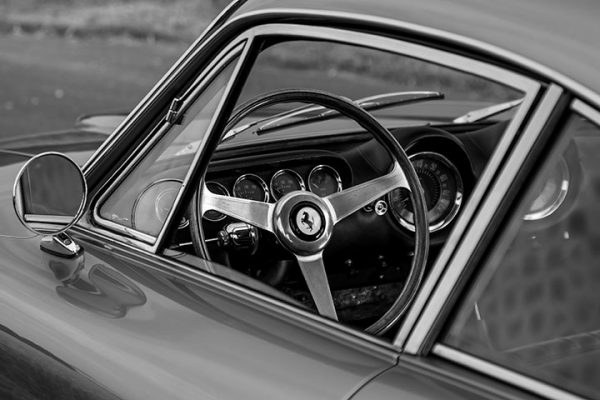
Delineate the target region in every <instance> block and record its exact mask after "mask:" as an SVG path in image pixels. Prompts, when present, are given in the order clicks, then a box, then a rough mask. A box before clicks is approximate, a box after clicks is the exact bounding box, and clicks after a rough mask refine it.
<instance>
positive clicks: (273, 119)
mask: <svg viewBox="0 0 600 400" xmlns="http://www.w3.org/2000/svg"><path fill="white" fill-rule="evenodd" d="M443 98H444V94H443V93H441V92H432V91H414V92H393V93H384V94H377V95H374V96H369V97H363V98H361V99H358V100H355V101H354V104H356V105H357V106H359V107H361V108H363V109H364V110H366V111H375V110H379V109H382V108H386V107H393V106H398V105H405V104H412V103H419V102H423V101H430V100H441V99H443ZM338 116H340V113H339V112H337V111H335V110H330V109H328V108H326V107H323V106H317V105H311V104H309V105H305V106H302V107H298V108H294V109H293V110H289V111H284V112H282V113H279V114H275V115H271V116H269V117H266V118H263V119H260V120H257V121H253V122H250V123H248V124H245V125H241V126H238V127H237V128H234V129H231V130H229V131H228V132H227V133H226V134H225V135H224V136H223V139H222V140H223V141H225V140H227V139H229V138H232V137H234V136H236V135H237V134H239V133H242V132H244V131H246V130H248V129H250V128H252V127H255V126H257V125H260V126H259V127H258V128H257V129H256V134H257V135H261V134H265V133H267V132H270V131H273V130H278V129H283V128H289V127H292V126H296V125H303V124H307V123H312V122H320V121H325V120H328V119H332V118H337V117H338ZM291 118H294V119H293V120H290V119H291ZM295 118H299V119H295Z"/></svg>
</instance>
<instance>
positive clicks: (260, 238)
mask: <svg viewBox="0 0 600 400" xmlns="http://www.w3.org/2000/svg"><path fill="white" fill-rule="evenodd" d="M505 127H506V124H505V123H504V122H498V123H490V122H488V123H480V124H452V125H439V126H435V127H434V126H418V127H403V128H397V129H394V130H392V131H391V133H392V134H393V135H394V137H395V138H396V139H397V140H398V142H399V143H400V144H401V145H402V147H403V148H404V149H405V151H406V153H407V155H408V157H409V159H410V160H411V162H412V164H413V166H414V168H415V171H416V173H417V175H418V177H419V179H420V182H421V184H422V187H423V192H424V197H425V200H426V206H427V217H428V222H429V234H430V235H429V236H430V238H429V245H430V247H429V258H428V259H429V263H428V265H427V266H426V270H427V268H429V267H430V266H431V263H432V260H435V259H436V257H437V254H438V252H439V251H440V249H441V248H442V246H443V245H444V243H445V242H446V240H447V238H448V235H449V234H450V231H451V230H452V228H453V226H454V223H455V221H456V220H457V218H458V217H459V216H460V213H461V211H462V209H463V207H464V204H465V203H466V201H467V200H468V198H469V196H470V195H471V193H472V190H473V187H474V185H475V182H476V181H477V179H478V178H479V176H480V175H481V173H482V171H483V169H484V168H485V165H486V163H487V161H488V160H489V158H490V156H491V154H492V152H493V150H494V148H495V146H496V143H497V140H498V139H499V138H500V137H501V135H502V133H503V132H504V129H505ZM191 157H192V155H186V156H179V157H175V158H173V159H169V160H165V161H164V162H158V163H156V164H155V165H153V166H152V168H151V169H150V170H148V171H147V174H146V175H144V176H143V177H142V178H141V179H139V180H138V181H136V182H135V185H134V186H131V187H129V188H127V192H126V196H124V197H123V198H122V199H124V200H122V201H121V202H120V203H118V204H117V205H118V207H114V208H113V209H112V210H111V211H112V213H111V214H110V217H111V218H112V219H113V220H114V221H119V222H121V221H124V222H123V223H124V224H125V223H127V222H128V221H130V222H129V223H130V226H131V228H133V229H135V230H137V231H140V232H143V233H148V234H151V235H155V234H156V233H157V232H159V230H160V229H161V227H162V226H163V225H164V222H165V220H166V218H167V216H168V215H169V213H170V210H171V208H172V205H173V204H174V201H175V199H176V198H177V196H178V194H179V192H180V189H181V186H182V184H183V180H182V177H183V176H185V174H186V173H187V167H188V165H189V162H190V159H191ZM577 159H578V158H577V156H576V155H575V156H572V157H568V158H566V159H565V160H564V161H563V162H561V163H559V165H558V167H557V168H556V170H557V172H556V173H554V174H552V175H551V176H550V178H549V179H548V182H546V184H545V185H544V187H543V188H542V189H541V193H540V195H539V199H536V201H535V202H534V203H533V204H534V206H533V207H532V209H531V210H530V212H529V213H528V214H526V215H525V217H524V219H525V220H526V221H527V223H528V225H529V226H538V225H539V224H543V223H546V222H547V221H551V218H549V216H550V217H552V216H556V218H559V217H560V215H561V214H560V210H562V209H566V208H565V207H564V204H569V203H570V202H571V201H570V200H569V196H570V193H571V192H573V190H570V189H571V188H572V187H576V186H577V185H576V183H577V181H576V179H575V177H577V176H579V175H580V174H579V173H578V172H577V169H576V168H575V166H576V165H578V163H577ZM391 165H392V164H391V159H390V157H389V155H388V154H387V152H386V151H385V150H384V148H383V146H382V145H380V144H379V143H378V142H377V141H376V140H375V139H373V138H372V136H371V135H370V134H367V133H365V132H361V131H351V132H344V133H342V134H336V135H331V136H320V137H319V136H308V137H307V138H301V139H294V140H272V141H266V142H265V141H264V140H261V141H260V143H257V144H256V145H247V144H246V145H244V146H224V147H223V148H220V149H218V151H217V152H215V153H214V155H213V159H212V160H211V161H210V163H209V167H208V171H207V173H206V175H205V182H206V187H207V189H208V190H209V191H211V192H213V193H216V194H220V195H223V196H232V197H239V198H245V199H250V200H255V201H260V202H269V203H275V202H277V201H278V200H280V199H281V198H283V197H284V196H286V195H287V194H289V193H292V192H294V191H310V192H312V193H314V194H316V195H318V196H321V197H325V196H329V195H331V194H333V193H336V192H339V191H342V190H345V189H347V188H350V187H352V186H355V185H358V184H361V183H363V182H367V181H369V180H372V179H374V178H377V177H380V176H382V175H385V174H386V173H388V172H389V170H390V168H391ZM565 182H567V184H565ZM200 187H201V185H200V184H198V185H197V188H196V190H195V192H196V193H195V195H194V197H193V198H192V199H191V201H190V203H189V206H188V207H187V210H186V212H185V213H184V215H183V217H182V218H181V220H180V221H179V224H178V226H177V229H175V231H174V232H173V234H172V237H171V238H170V239H169V240H170V245H169V250H170V251H175V252H177V253H180V254H189V255H199V254H204V251H205V250H207V251H208V253H209V255H210V258H211V259H212V260H213V261H216V262H218V263H219V264H222V265H224V266H225V267H228V269H229V271H233V272H236V273H240V276H241V275H243V276H245V277H248V278H249V279H250V281H256V282H260V283H261V284H266V286H268V287H270V288H274V289H275V290H276V291H277V292H278V293H281V294H283V295H285V296H287V297H289V298H292V299H293V300H295V301H296V302H299V303H301V304H303V305H305V306H306V307H308V308H313V307H314V305H313V304H311V302H312V298H311V295H310V293H308V291H307V288H306V284H305V281H304V279H303V277H302V276H301V272H300V270H299V268H298V265H297V263H296V259H295V257H294V255H293V254H291V253H290V252H289V250H287V249H286V248H285V247H284V246H283V245H282V244H280V243H279V241H278V239H277V237H276V236H275V235H274V234H271V233H269V232H267V231H262V230H260V229H258V228H256V227H252V226H249V225H248V224H245V223H243V222H241V221H238V220H235V219H234V218H232V217H229V216H226V215H224V214H221V213H219V212H217V211H208V212H206V213H205V214H204V215H200V213H199V211H198V210H200V209H201V208H200V207H199V204H200V202H201V196H202V193H201V191H200ZM567 188H568V189H569V190H567ZM414 231H415V226H414V214H413V210H412V205H411V202H410V198H409V193H408V192H407V191H406V190H405V189H392V188H390V191H389V192H388V193H387V194H385V195H383V196H382V197H380V198H379V199H377V200H375V201H373V202H372V203H371V204H368V205H366V206H365V207H363V208H362V209H360V210H358V211H357V212H355V213H353V214H352V215H350V216H348V217H346V218H345V219H343V220H342V221H340V222H339V223H338V224H336V225H335V227H334V229H333V232H332V235H331V238H330V240H329V242H328V245H327V247H326V248H325V251H324V253H323V260H324V263H325V265H326V269H327V277H328V281H329V286H330V288H331V291H332V296H333V300H334V302H335V306H336V309H337V311H338V315H339V316H340V319H341V320H344V321H347V322H349V323H351V324H354V325H357V326H368V324H369V323H370V322H372V321H373V316H376V315H380V311H381V310H382V309H383V310H385V309H387V307H389V305H390V303H391V302H393V301H394V300H395V299H396V298H397V297H398V295H399V293H400V291H401V290H402V287H403V283H404V282H405V281H406V279H407V276H408V273H409V272H410V271H409V270H410V268H409V267H410V265H411V262H412V258H413V255H414ZM425 273H427V271H425ZM236 279H237V278H236ZM245 282H249V281H245ZM266 286H265V287H266Z"/></svg>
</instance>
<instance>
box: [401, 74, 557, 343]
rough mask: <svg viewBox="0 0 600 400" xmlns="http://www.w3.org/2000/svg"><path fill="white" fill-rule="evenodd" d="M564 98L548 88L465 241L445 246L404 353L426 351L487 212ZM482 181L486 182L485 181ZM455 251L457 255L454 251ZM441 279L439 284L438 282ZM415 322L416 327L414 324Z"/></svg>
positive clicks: (406, 335)
mask: <svg viewBox="0 0 600 400" xmlns="http://www.w3.org/2000/svg"><path fill="white" fill-rule="evenodd" d="M562 94H563V90H562V88H560V87H559V86H556V85H551V86H550V87H549V88H548V90H547V92H546V94H545V95H544V98H543V99H542V101H541V102H540V104H539V106H538V108H537V109H536V111H535V114H534V115H533V116H532V118H531V120H530V121H529V123H528V125H527V127H526V129H525V131H524V132H523V134H522V135H520V138H519V139H518V142H517V144H516V145H515V146H514V151H513V152H512V154H511V155H510V156H509V158H508V160H507V161H506V163H505V165H504V167H503V168H502V170H501V172H500V174H499V175H498V178H497V179H496V181H495V183H494V185H493V187H492V188H491V189H490V190H489V192H488V191H487V188H486V191H485V193H488V196H487V198H486V199H485V200H484V201H483V203H482V204H481V207H479V208H478V209H477V216H476V218H477V219H476V221H475V222H476V223H474V224H471V225H470V226H469V228H468V230H467V231H466V233H465V234H464V235H462V236H461V237H462V239H463V240H462V241H461V242H460V243H458V241H457V240H456V239H458V235H451V237H450V239H454V240H455V241H453V243H446V245H445V247H444V249H443V250H442V252H441V254H440V256H439V257H438V261H437V262H436V264H435V265H434V267H433V270H432V272H431V273H430V278H431V279H428V280H427V282H426V285H424V287H423V289H422V291H421V296H419V297H418V298H417V300H416V301H415V304H414V306H413V310H411V311H412V313H411V314H409V315H410V317H411V321H410V323H409V324H405V325H404V326H403V327H402V329H401V331H400V333H399V334H398V336H397V337H396V340H395V342H394V343H395V344H396V345H397V346H403V347H404V350H405V352H407V353H410V354H415V355H417V354H421V353H423V352H424V351H425V346H426V341H427V340H428V339H429V337H430V335H431V334H432V332H433V329H434V328H435V326H436V324H437V322H438V320H439V318H440V314H441V312H442V310H443V309H445V307H448V306H449V303H448V299H449V296H450V294H451V293H452V292H453V291H454V288H455V286H456V284H457V283H458V281H459V280H460V279H461V277H462V275H463V272H464V269H465V267H466V265H467V263H468V260H469V257H470V256H471V254H472V253H473V250H474V249H475V247H476V246H477V244H478V242H479V240H478V239H479V238H480V237H481V235H482V234H483V233H484V232H485V230H486V228H487V226H488V224H489V223H490V220H491V219H492V216H493V214H494V213H493V212H490V211H488V210H496V209H497V208H498V206H499V204H500V202H501V200H502V198H503V197H504V194H505V193H506V192H507V190H508V188H509V186H510V185H511V184H512V182H513V179H514V177H515V176H516V175H517V173H518V172H519V168H520V166H521V165H522V163H523V161H524V160H525V158H526V157H527V156H528V154H529V152H530V151H531V148H532V147H533V145H534V143H535V142H536V140H537V138H538V136H539V134H540V132H541V131H542V129H543V127H544V124H545V123H546V121H547V120H548V117H549V116H550V114H551V113H552V111H553V110H554V108H555V106H556V104H557V102H558V100H559V98H560V96H561V95H562ZM522 110H523V109H522ZM515 118H516V117H515ZM506 142H507V135H505V136H504V137H503V138H502V140H501V142H500V144H498V147H500V146H501V145H502V146H503V147H505V146H507V145H509V144H510V143H506ZM500 150H501V151H502V153H504V152H505V151H506V149H504V148H503V149H496V151H495V152H494V155H493V156H492V160H490V161H489V162H488V164H490V163H492V162H494V163H495V164H497V163H499V162H500V161H501V159H502V158H503V154H502V153H500ZM496 168H497V166H496V165H495V166H494V168H493V169H494V170H495V169H496ZM493 174H494V171H493V170H491V168H490V165H488V167H487V168H486V171H485V172H484V175H486V178H485V179H486V182H488V181H491V178H492V177H493V176H489V175H493ZM481 179H484V178H483V177H482V178H481ZM481 187H482V185H481V184H480V185H478V187H477V188H476V191H477V190H480V189H481ZM478 195H480V196H481V195H483V193H478ZM467 204H468V205H469V206H471V208H473V203H472V202H468V203H467ZM473 211H475V210H472V212H473ZM464 212H466V210H465V211H464ZM463 217H464V214H463ZM461 222H463V223H466V221H465V218H459V223H461ZM463 229H464V227H463ZM467 238H468V240H467ZM457 245H458V246H457ZM456 246H457V247H456ZM455 247H456V251H454V248H455ZM450 257H451V259H450ZM446 265H447V266H446ZM442 274H443V275H442ZM438 276H439V284H438V279H437V278H438ZM436 284H437V285H436ZM413 321H414V325H413V324H412V323H413Z"/></svg>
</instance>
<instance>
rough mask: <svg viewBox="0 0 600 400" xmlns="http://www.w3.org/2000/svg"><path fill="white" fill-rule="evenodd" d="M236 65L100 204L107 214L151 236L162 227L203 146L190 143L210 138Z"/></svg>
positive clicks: (229, 67) (220, 76)
mask: <svg viewBox="0 0 600 400" xmlns="http://www.w3.org/2000/svg"><path fill="white" fill-rule="evenodd" d="M235 64H236V63H235V61H234V62H230V63H229V64H228V65H227V66H226V67H224V68H223V69H222V70H221V71H220V72H219V73H218V75H217V76H216V77H215V78H214V79H213V80H212V82H210V84H208V86H207V87H206V88H205V89H204V90H203V91H202V94H201V95H200V96H199V97H198V99H196V101H195V102H194V103H193V104H192V105H191V107H190V108H189V109H188V110H186V112H185V118H184V119H183V123H182V124H180V125H177V124H175V125H172V127H171V128H170V130H169V131H167V132H166V133H165V134H164V136H163V137H162V138H161V139H160V140H159V141H158V142H157V143H156V145H154V147H153V148H152V149H151V150H150V151H149V152H148V154H146V155H145V156H144V158H143V159H142V160H141V162H139V164H138V165H137V166H136V167H135V168H134V169H133V170H132V171H131V172H130V173H129V174H128V175H127V177H126V178H125V179H124V180H123V181H122V182H121V183H120V184H119V185H118V187H117V188H116V190H115V191H114V192H113V193H112V194H111V195H110V196H109V197H108V199H107V200H106V201H105V202H104V203H103V204H102V205H101V206H100V210H99V211H100V216H101V217H102V218H104V219H106V220H108V221H111V222H114V223H117V224H119V225H123V226H125V227H128V228H133V229H135V230H136V231H139V232H142V233H145V234H148V235H152V236H156V235H157V234H158V233H159V232H160V229H161V228H162V225H163V223H164V221H165V219H166V217H167V215H168V213H169V211H170V209H171V207H172V205H173V202H174V201H175V198H176V196H177V194H178V192H179V189H180V187H181V183H182V181H183V178H184V177H185V175H186V173H187V171H188V169H189V167H190V165H191V159H192V157H193V156H194V153H195V150H196V149H197V148H198V145H197V144H196V145H191V144H193V143H200V142H201V141H202V140H203V139H204V138H205V137H206V134H207V133H208V128H209V127H210V124H211V121H212V120H213V118H214V117H215V111H216V110H217V107H218V105H219V102H220V100H221V98H222V96H223V93H224V92H225V88H226V87H227V84H228V82H229V80H230V78H231V75H232V73H233V70H234V67H235ZM181 223H182V224H187V221H182V222H181Z"/></svg>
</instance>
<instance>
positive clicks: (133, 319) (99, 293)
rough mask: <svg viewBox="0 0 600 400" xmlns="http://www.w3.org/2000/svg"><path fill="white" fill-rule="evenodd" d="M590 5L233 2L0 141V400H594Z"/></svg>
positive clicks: (593, 26) (599, 245)
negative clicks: (134, 86) (170, 45)
mask: <svg viewBox="0 0 600 400" xmlns="http://www.w3.org/2000/svg"><path fill="white" fill-rule="evenodd" d="M599 11H600V9H599V8H598V6H597V5H596V4H595V3H593V2H589V1H584V0H576V1H570V2H560V1H558V0H544V1H542V0H531V1H527V2H522V1H517V0H505V1H501V2H498V1H491V0H477V1H475V0H457V1H454V2H452V4H450V3H448V2H444V1H441V0H421V1H418V2H413V1H407V0H385V1H379V2H377V3H369V2H365V1H357V0H344V1H335V0H329V1H314V0H300V1H299V0H294V1H291V0H277V1H275V0H248V1H235V2H233V3H232V4H231V5H230V6H229V7H227V8H226V9H225V10H224V11H223V13H222V14H221V15H220V16H219V17H218V18H217V19H216V20H215V21H214V22H213V24H212V25H211V26H210V27H209V28H207V30H206V31H205V32H204V34H203V35H202V36H201V37H200V38H199V39H198V40H197V41H196V42H195V43H194V44H193V45H192V46H191V47H190V49H189V50H188V51H187V52H186V53H185V54H184V55H183V56H182V57H181V59H180V60H179V61H178V62H177V63H176V65H175V66H173V68H172V69H171V70H170V71H169V72H168V73H167V74H166V75H165V77H164V78H163V79H162V80H161V81H160V82H159V83H158V84H157V85H156V86H155V88H154V89H153V90H152V91H151V92H150V93H149V94H148V95H147V96H146V97H145V98H144V99H143V100H142V102H141V103H140V104H139V105H138V106H137V107H136V108H135V109H134V110H133V111H132V112H131V113H130V114H129V115H128V116H127V117H125V118H121V117H118V116H115V117H110V116H105V118H104V119H103V118H100V119H99V120H98V121H103V122H102V124H101V125H102V126H98V127H97V129H95V128H94V126H90V125H93V121H94V118H92V119H91V120H92V122H91V123H90V120H87V125H85V123H84V125H85V126H84V128H83V129H82V132H81V136H80V139H79V140H78V139H77V136H76V139H75V140H73V141H69V140H66V139H64V137H63V136H61V135H54V136H50V137H42V138H40V141H35V142H33V141H32V140H30V139H29V140H27V141H23V140H21V141H19V140H14V141H12V142H4V143H1V147H2V149H3V150H2V151H1V153H0V154H2V156H1V157H2V158H1V160H2V162H1V164H2V166H1V167H0V179H1V180H2V186H1V187H2V188H3V189H2V190H3V191H2V201H3V202H4V203H3V207H2V208H1V210H2V211H1V212H2V215H1V221H2V222H1V224H0V226H2V232H0V233H1V234H2V238H1V240H0V255H1V256H0V325H1V329H0V397H1V398H18V399H33V398H52V399H58V398H61V399H63V398H64V399H67V398H75V399H81V398H93V399H96V398H98V399H113V398H124V399H150V398H152V399H178V398H181V399H242V398H243V399H261V400H262V399H353V400H361V399H430V398H431V399H434V398H435V399H471V398H473V399H474V398H477V399H481V398H483V399H539V398H548V399H554V400H562V399H582V398H600V296H599V295H598V293H600V251H599V249H600V228H599V226H600V225H599V223H598V221H600V157H599V154H600V129H599V127H598V126H599V124H600V112H599V111H598V109H599V107H600V79H598V76H599V75H598V69H599V68H600V51H599V50H598V46H597V38H598V37H600V24H598V23H597V19H598V15H600V14H599ZM107 121H108V123H107ZM115 121H120V123H119V124H118V127H116V129H114V132H113V133H112V134H111V135H110V136H109V137H106V136H105V135H103V134H102V132H106V131H107V130H108V131H112V129H111V126H112V124H114V123H115ZM72 133H73V132H71V136H70V137H72V136H73V135H72ZM49 138H50V139H52V140H49ZM60 138H63V139H64V140H59V139H60ZM99 138H100V139H99ZM43 139H44V140H43ZM104 139H105V140H104ZM96 147H98V148H97V149H96ZM94 149H96V151H95V152H94V153H93V154H91V152H92V151H93V150H94ZM58 151H62V152H63V153H65V152H66V153H67V155H65V154H63V153H59V152H58ZM33 154H36V155H35V156H34V157H31V155H33ZM26 161H27V162H26ZM80 166H82V168H81V169H80ZM13 183H14V184H13ZM11 202H12V203H13V204H12V205H11Z"/></svg>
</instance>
